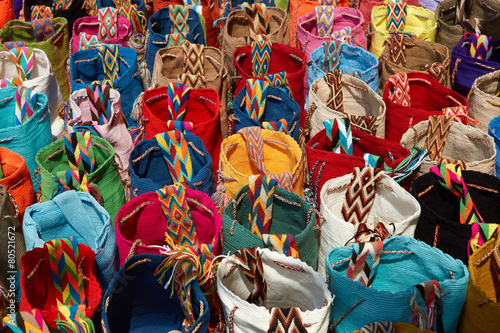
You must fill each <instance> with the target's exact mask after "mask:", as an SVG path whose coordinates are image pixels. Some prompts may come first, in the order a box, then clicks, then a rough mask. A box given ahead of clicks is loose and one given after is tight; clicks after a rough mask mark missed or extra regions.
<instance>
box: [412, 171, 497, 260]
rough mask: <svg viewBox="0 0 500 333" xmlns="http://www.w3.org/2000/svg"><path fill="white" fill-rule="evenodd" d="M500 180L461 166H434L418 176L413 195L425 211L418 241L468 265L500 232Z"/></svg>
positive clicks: (417, 231) (419, 222) (416, 235)
mask: <svg viewBox="0 0 500 333" xmlns="http://www.w3.org/2000/svg"><path fill="white" fill-rule="evenodd" d="M499 191H500V180H499V179H498V178H496V177H494V176H490V175H487V174H484V173H481V172H477V171H462V169H461V167H460V165H453V164H446V165H441V166H439V167H437V166H434V167H432V168H431V169H430V172H429V173H427V174H425V175H423V176H420V177H418V178H417V179H415V181H414V182H413V184H412V189H411V193H412V195H413V196H414V197H416V198H417V200H418V201H419V203H420V206H421V208H422V212H421V215H420V220H419V221H418V224H417V228H416V229H415V238H416V239H419V240H421V241H423V242H425V243H427V244H429V245H432V246H434V247H437V248H439V249H441V250H443V252H445V253H447V254H449V255H451V256H452V257H453V258H456V259H460V260H462V262H464V263H467V262H468V258H469V256H470V255H471V254H473V253H474V252H475V251H477V250H478V249H479V248H480V247H481V246H482V245H483V244H484V243H485V242H487V241H488V240H489V239H491V238H493V237H494V236H495V235H496V234H498V232H499V227H498V226H499V225H498V224H497V221H498V219H497V217H496V216H497V214H498V212H499V211H500V206H499V205H498V197H499V193H500V192H499Z"/></svg>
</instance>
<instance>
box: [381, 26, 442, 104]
mask: <svg viewBox="0 0 500 333" xmlns="http://www.w3.org/2000/svg"><path fill="white" fill-rule="evenodd" d="M379 60H380V65H379V68H380V81H379V85H378V87H379V92H380V94H381V95H382V94H383V91H384V87H385V85H386V82H387V80H388V79H389V77H391V76H392V75H394V74H396V73H410V72H418V73H429V74H431V75H432V76H434V77H435V78H436V79H437V80H438V81H439V83H441V84H442V85H444V86H445V87H447V88H450V55H449V51H448V49H447V48H446V47H445V46H443V45H441V44H438V43H433V42H428V41H425V40H421V39H418V38H413V37H407V36H403V35H393V36H390V37H389V38H387V39H386V41H385V47H384V51H382V54H381V55H380V59H379Z"/></svg>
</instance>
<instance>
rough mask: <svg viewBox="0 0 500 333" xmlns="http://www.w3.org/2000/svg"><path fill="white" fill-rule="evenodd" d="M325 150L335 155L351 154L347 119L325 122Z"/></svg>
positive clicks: (349, 128) (350, 135) (351, 146)
mask: <svg viewBox="0 0 500 333" xmlns="http://www.w3.org/2000/svg"><path fill="white" fill-rule="evenodd" d="M323 125H324V126H325V135H326V150H327V151H333V152H335V153H337V154H346V155H352V154H353V145H352V131H351V123H350V121H349V119H348V118H334V119H330V120H325V121H324V122H323Z"/></svg>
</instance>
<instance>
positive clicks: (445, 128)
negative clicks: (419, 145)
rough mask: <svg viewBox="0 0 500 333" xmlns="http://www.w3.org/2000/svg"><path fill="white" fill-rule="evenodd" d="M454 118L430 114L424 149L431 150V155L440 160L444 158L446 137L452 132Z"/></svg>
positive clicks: (432, 157) (435, 159)
mask: <svg viewBox="0 0 500 333" xmlns="http://www.w3.org/2000/svg"><path fill="white" fill-rule="evenodd" d="M452 123H453V118H450V117H446V116H430V117H429V125H428V128H427V137H426V139H425V146H424V149H425V150H426V151H427V152H429V153H430V154H429V157H430V158H431V159H432V160H434V161H438V160H440V159H442V158H443V151H444V146H445V144H446V138H447V137H448V133H449V132H450V128H451V124H452Z"/></svg>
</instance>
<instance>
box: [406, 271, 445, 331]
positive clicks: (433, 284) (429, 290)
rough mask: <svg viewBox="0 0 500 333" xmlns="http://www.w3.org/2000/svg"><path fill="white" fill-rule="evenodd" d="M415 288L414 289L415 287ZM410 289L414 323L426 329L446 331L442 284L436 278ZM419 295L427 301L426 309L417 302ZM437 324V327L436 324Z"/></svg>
mask: <svg viewBox="0 0 500 333" xmlns="http://www.w3.org/2000/svg"><path fill="white" fill-rule="evenodd" d="M413 288H414V289H413ZM413 288H412V289H413V290H412V289H410V294H413V297H412V298H411V303H410V308H411V310H412V312H413V314H412V325H413V326H416V327H419V328H421V329H425V330H432V331H436V332H444V329H443V321H442V314H443V302H442V300H441V286H440V284H439V282H437V281H436V280H431V281H427V282H423V283H420V284H417V285H415V286H413ZM417 295H418V296H420V297H421V298H422V299H423V301H424V302H425V309H424V308H421V307H419V306H418V304H417ZM435 325H436V328H434V326H435Z"/></svg>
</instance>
